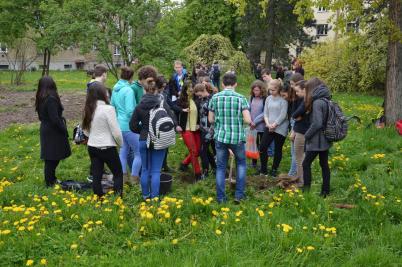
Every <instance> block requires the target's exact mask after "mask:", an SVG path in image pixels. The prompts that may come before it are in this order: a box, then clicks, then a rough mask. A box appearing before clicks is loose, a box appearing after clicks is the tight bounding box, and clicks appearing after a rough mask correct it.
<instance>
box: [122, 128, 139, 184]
mask: <svg viewBox="0 0 402 267" xmlns="http://www.w3.org/2000/svg"><path fill="white" fill-rule="evenodd" d="M122 134H123V146H122V147H121V149H120V155H119V156H120V162H121V166H122V168H123V173H127V165H129V168H130V169H131V176H139V173H140V170H141V155H140V146H139V143H138V142H139V138H140V135H139V134H136V133H133V132H132V131H124V132H122Z"/></svg>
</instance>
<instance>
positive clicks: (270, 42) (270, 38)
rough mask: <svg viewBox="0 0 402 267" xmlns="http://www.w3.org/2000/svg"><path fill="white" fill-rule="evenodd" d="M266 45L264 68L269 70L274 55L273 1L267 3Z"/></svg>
mask: <svg viewBox="0 0 402 267" xmlns="http://www.w3.org/2000/svg"><path fill="white" fill-rule="evenodd" d="M267 24H268V32H267V43H266V54H265V67H266V68H268V69H269V70H270V69H271V66H272V55H273V53H274V41H275V39H274V37H275V36H274V35H275V1H274V0H271V1H269V3H268V8H267Z"/></svg>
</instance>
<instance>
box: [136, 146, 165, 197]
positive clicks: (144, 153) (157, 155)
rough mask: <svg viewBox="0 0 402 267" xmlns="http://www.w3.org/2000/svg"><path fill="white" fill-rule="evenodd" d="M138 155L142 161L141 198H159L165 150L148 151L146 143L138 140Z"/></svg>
mask: <svg viewBox="0 0 402 267" xmlns="http://www.w3.org/2000/svg"><path fill="white" fill-rule="evenodd" d="M140 154H141V159H142V171H141V189H142V197H143V198H144V199H147V198H155V197H159V187H160V180H161V169H162V165H163V159H164V158H165V154H166V149H161V150H155V149H148V147H147V141H141V140H140Z"/></svg>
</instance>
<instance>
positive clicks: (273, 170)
mask: <svg viewBox="0 0 402 267" xmlns="http://www.w3.org/2000/svg"><path fill="white" fill-rule="evenodd" d="M270 175H271V176H272V177H273V178H276V176H278V170H275V169H272V170H271V172H270Z"/></svg>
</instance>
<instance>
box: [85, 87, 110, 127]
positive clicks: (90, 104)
mask: <svg viewBox="0 0 402 267" xmlns="http://www.w3.org/2000/svg"><path fill="white" fill-rule="evenodd" d="M98 100H101V101H105V103H106V104H109V97H108V92H107V89H106V87H105V86H104V85H103V84H101V83H98V82H94V83H92V84H91V85H90V86H89V88H88V93H87V99H86V101H85V108H84V118H83V120H82V128H83V129H84V130H87V131H89V130H90V129H91V123H92V119H93V116H94V112H95V109H96V101H98Z"/></svg>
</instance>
